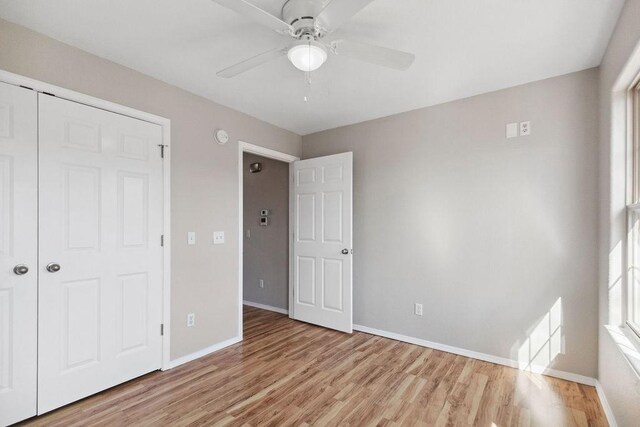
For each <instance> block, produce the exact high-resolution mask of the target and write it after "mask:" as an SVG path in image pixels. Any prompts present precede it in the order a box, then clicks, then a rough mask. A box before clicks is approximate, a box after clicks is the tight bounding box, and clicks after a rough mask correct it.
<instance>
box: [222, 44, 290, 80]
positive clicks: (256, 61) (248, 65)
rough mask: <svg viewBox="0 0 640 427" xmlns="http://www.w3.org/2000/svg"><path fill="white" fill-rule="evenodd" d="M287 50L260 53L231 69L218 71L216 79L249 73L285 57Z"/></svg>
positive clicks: (282, 48) (281, 48) (278, 49)
mask: <svg viewBox="0 0 640 427" xmlns="http://www.w3.org/2000/svg"><path fill="white" fill-rule="evenodd" d="M288 50H289V48H288V47H279V48H277V49H272V50H269V51H267V52H264V53H261V54H260V55H256V56H254V57H252V58H249V59H245V60H244V61H242V62H239V63H237V64H235V65H232V66H231V67H228V68H225V69H224V70H221V71H218V72H217V73H216V75H217V76H218V77H224V78H225V79H228V78H230V77H235V76H237V75H238V74H242V73H244V72H245V71H249V70H251V69H252V68H255V67H258V66H260V65H262V64H264V63H265V62H269V61H272V60H274V59H278V58H280V57H281V56H284V55H286V54H287V51H288Z"/></svg>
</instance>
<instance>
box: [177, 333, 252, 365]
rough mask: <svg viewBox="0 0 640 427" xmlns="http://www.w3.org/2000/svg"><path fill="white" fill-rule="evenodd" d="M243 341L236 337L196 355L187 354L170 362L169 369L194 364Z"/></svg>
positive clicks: (204, 349) (197, 352)
mask: <svg viewBox="0 0 640 427" xmlns="http://www.w3.org/2000/svg"><path fill="white" fill-rule="evenodd" d="M240 341H242V338H240V337H234V338H231V339H229V340H226V341H222V342H221V343H218V344H214V345H212V346H210V347H207V348H203V349H202V350H198V351H196V352H195V353H191V354H187V355H186V356H182V357H179V358H177V359H174V360H172V361H170V362H169V367H168V368H167V369H173V368H175V367H177V366H180V365H184V364H185V363H189V362H193V361H194V360H196V359H199V358H201V357H204V356H206V355H208V354H211V353H214V352H216V351H218V350H222V349H223V348H226V347H229V346H231V345H233V344H237V343H239V342H240Z"/></svg>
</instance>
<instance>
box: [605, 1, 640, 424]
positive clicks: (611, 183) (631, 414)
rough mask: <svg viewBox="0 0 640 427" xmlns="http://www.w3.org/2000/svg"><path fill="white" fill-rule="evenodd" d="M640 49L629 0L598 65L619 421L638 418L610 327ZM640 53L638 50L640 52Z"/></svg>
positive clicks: (633, 390) (612, 368)
mask: <svg viewBox="0 0 640 427" xmlns="http://www.w3.org/2000/svg"><path fill="white" fill-rule="evenodd" d="M637 49H640V0H628V1H627V2H626V4H625V6H624V9H623V10H622V13H621V14H620V19H619V21H618V25H617V27H616V29H615V31H614V33H613V36H612V37H611V41H610V44H609V47H608V49H607V52H606V54H605V57H604V59H603V61H602V65H601V67H600V108H601V109H600V138H601V151H600V276H599V278H600V324H599V336H600V339H599V354H598V356H599V359H598V375H599V381H600V383H601V385H602V389H603V390H604V392H605V394H606V396H607V400H608V401H609V404H610V405H611V408H612V410H613V413H614V415H615V418H616V420H617V422H618V424H619V425H620V426H635V425H638V420H640V380H639V379H638V375H637V374H636V373H635V372H634V371H633V369H632V368H631V367H630V365H629V363H628V362H627V360H625V357H624V356H623V354H622V351H621V350H620V348H619V347H618V345H617V344H616V343H615V342H614V340H613V339H612V336H611V335H610V334H609V332H608V330H607V329H606V328H605V325H606V326H609V327H613V328H617V327H618V326H619V325H620V323H621V322H622V320H623V319H622V316H621V313H622V312H623V310H622V303H623V302H622V301H623V300H622V298H621V293H622V289H623V287H624V285H625V279H626V277H625V275H624V273H623V272H624V271H625V258H624V247H625V245H624V244H625V239H626V212H625V205H626V185H625V182H626V160H627V157H626V152H627V147H626V129H627V127H626V122H625V118H626V98H625V95H626V94H625V89H626V88H625V87H624V86H625V85H626V84H625V83H624V82H621V84H622V87H616V86H618V85H617V84H616V81H617V80H618V79H619V78H620V77H621V73H623V72H625V71H626V72H627V76H626V78H627V79H632V78H633V77H634V76H635V75H636V73H637V72H638V71H640V62H639V63H637V64H635V66H631V69H629V68H628V67H626V66H625V65H626V64H627V61H628V60H629V58H630V57H631V56H632V54H633V52H634V51H635V52H638V50H637ZM636 55H637V54H636Z"/></svg>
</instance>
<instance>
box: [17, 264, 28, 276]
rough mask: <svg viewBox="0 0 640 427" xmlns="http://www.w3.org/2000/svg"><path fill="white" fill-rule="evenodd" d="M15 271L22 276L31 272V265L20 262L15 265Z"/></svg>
mask: <svg viewBox="0 0 640 427" xmlns="http://www.w3.org/2000/svg"><path fill="white" fill-rule="evenodd" d="M13 272H14V273H15V274H17V275H18V276H22V275H24V274H27V273H28V272H29V267H27V266H26V265H24V264H18V265H16V266H15V267H13Z"/></svg>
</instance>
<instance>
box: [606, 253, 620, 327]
mask: <svg viewBox="0 0 640 427" xmlns="http://www.w3.org/2000/svg"><path fill="white" fill-rule="evenodd" d="M622 265H623V263H622V241H620V242H618V244H617V245H616V246H615V247H614V248H613V250H612V251H611V252H610V253H609V283H608V290H609V295H608V297H609V322H608V324H609V325H616V326H617V325H620V324H622Z"/></svg>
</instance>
